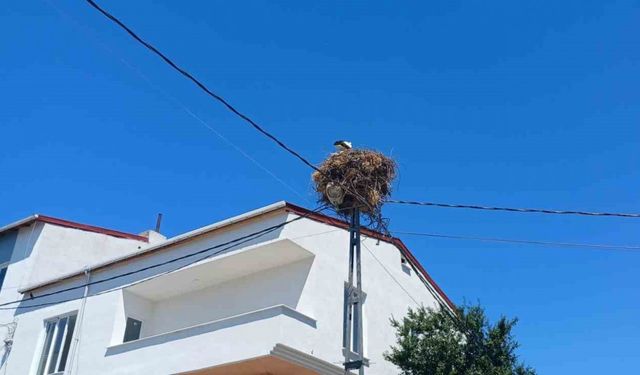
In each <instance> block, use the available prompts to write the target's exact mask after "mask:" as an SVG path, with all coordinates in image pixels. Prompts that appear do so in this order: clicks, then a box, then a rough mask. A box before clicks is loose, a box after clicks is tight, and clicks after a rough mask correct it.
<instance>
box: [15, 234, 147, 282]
mask: <svg viewBox="0 0 640 375" xmlns="http://www.w3.org/2000/svg"><path fill="white" fill-rule="evenodd" d="M41 225H42V224H41ZM147 246H148V245H147V243H146V242H142V241H136V240H132V239H125V238H118V237H113V236H108V235H105V234H100V233H94V232H88V231H82V230H77V229H73V228H66V227H61V226H57V225H52V224H44V226H43V228H42V230H41V232H40V234H39V236H38V238H37V241H36V242H35V244H34V247H33V252H34V254H33V259H34V262H33V266H32V269H31V272H30V274H29V277H28V279H27V280H26V285H35V284H38V283H41V282H44V281H47V280H50V279H53V278H56V277H60V276H64V275H67V274H69V273H72V272H76V271H78V270H82V269H84V268H86V267H90V266H92V265H96V264H99V263H102V262H105V261H108V260H110V259H115V258H118V257H122V256H125V255H128V254H131V253H134V252H137V251H140V250H141V249H143V248H144V247H147ZM26 285H25V286H26Z"/></svg>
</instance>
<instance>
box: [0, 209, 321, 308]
mask: <svg viewBox="0 0 640 375" xmlns="http://www.w3.org/2000/svg"><path fill="white" fill-rule="evenodd" d="M325 209H326V207H325V206H321V207H319V208H316V209H315V210H312V211H309V212H308V213H306V214H304V215H301V216H298V217H296V218H294V219H291V220H288V221H285V222H283V223H280V224H277V225H273V226H271V227H268V228H265V229H262V230H259V231H256V232H253V233H250V234H247V235H244V236H241V237H237V238H234V239H232V240H229V241H226V242H224V243H221V244H218V245H215V246H210V247H207V248H204V249H201V250H198V251H196V252H193V253H189V254H186V255H183V256H180V257H177V258H172V259H169V260H166V261H164V262H160V263H154V264H151V265H149V266H146V267H142V268H138V269H135V270H132V271H129V272H124V273H121V274H117V275H114V276H111V277H107V278H104V279H99V280H94V281H91V282H89V283H84V284H81V285H76V286H73V287H68V288H64V289H60V290H56V291H54V292H49V293H44V294H40V295H37V296H33V297H29V298H24V299H21V300H14V301H9V302H5V303H2V304H0V310H14V309H19V308H20V309H25V308H34V307H41V306H48V305H53V304H58V303H62V302H68V301H74V300H77V299H80V298H83V297H82V296H81V297H73V298H69V299H66V300H59V301H51V302H45V303H41V304H33V305H28V306H16V307H9V308H7V307H5V306H8V305H12V304H16V303H24V302H29V301H33V300H37V299H41V298H45V297H50V296H53V295H57V294H61V293H66V292H69V291H72V290H77V289H81V288H85V287H88V286H92V285H96V284H101V283H105V282H107V281H111V280H115V279H119V278H122V277H125V276H130V275H134V274H137V273H139V272H143V271H147V270H150V269H154V268H158V267H161V266H164V265H167V264H171V263H175V262H178V261H180V260H184V259H188V258H191V257H194V256H197V255H201V254H203V253H206V252H208V251H211V250H214V249H220V248H221V247H222V249H220V250H218V251H216V252H213V253H211V254H207V255H206V256H205V257H202V258H197V259H196V260H195V261H192V262H190V263H187V264H185V265H182V266H180V267H178V268H176V269H172V270H168V271H166V272H164V273H160V274H157V275H153V276H151V277H149V278H146V279H143V280H139V281H137V282H135V283H133V284H127V285H126V286H122V287H118V288H115V289H112V290H109V291H114V290H118V289H122V288H125V287H129V286H131V285H135V284H137V283H140V282H144V281H149V280H152V279H154V278H157V277H160V276H162V275H165V274H167V273H170V272H174V271H177V270H180V269H183V268H185V267H187V266H189V265H191V264H194V263H197V262H200V261H202V260H204V259H207V258H210V257H212V256H215V255H217V254H220V253H222V252H224V251H226V250H229V249H231V248H233V247H236V246H238V245H241V244H244V243H247V242H249V241H252V240H255V239H257V238H260V237H262V236H264V235H266V234H268V233H271V232H273V231H275V230H277V229H280V228H282V227H284V226H286V225H289V224H291V223H293V222H295V221H298V220H301V219H304V218H306V217H308V216H310V215H313V214H315V213H318V212H321V211H323V210H325ZM227 245H228V246H227ZM105 292H106V291H105ZM95 295H99V294H95Z"/></svg>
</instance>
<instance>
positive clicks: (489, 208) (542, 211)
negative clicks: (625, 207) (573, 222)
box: [385, 199, 640, 218]
mask: <svg viewBox="0 0 640 375" xmlns="http://www.w3.org/2000/svg"><path fill="white" fill-rule="evenodd" d="M385 202H386V203H393V204H406V205H414V206H430V207H444V208H466V209H471V210H487V211H508V212H524V213H539V214H554V215H582V216H611V217H626V218H640V214H636V213H619V212H587V211H565V210H550V209H541V208H513V207H492V206H480V205H467V204H454V203H436V202H421V201H408V200H399V199H389V200H386V201H385Z"/></svg>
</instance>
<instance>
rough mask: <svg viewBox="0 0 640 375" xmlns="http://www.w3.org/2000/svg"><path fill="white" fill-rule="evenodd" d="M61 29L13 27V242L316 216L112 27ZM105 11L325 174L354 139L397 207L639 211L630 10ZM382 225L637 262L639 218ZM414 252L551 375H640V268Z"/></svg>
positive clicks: (203, 105)
mask: <svg viewBox="0 0 640 375" xmlns="http://www.w3.org/2000/svg"><path fill="white" fill-rule="evenodd" d="M55 6H56V7H58V8H59V9H60V10H61V11H62V12H64V13H65V14H68V15H69V16H70V17H72V18H73V19H74V20H76V21H77V23H79V24H80V26H79V25H77V24H76V23H74V22H69V20H68V19H66V18H65V17H63V16H61V15H60V14H59V13H58V12H57V11H56V10H55V9H53V8H52V7H51V6H49V5H48V4H47V2H45V1H36V2H17V1H16V2H9V3H7V4H5V7H3V12H1V13H0V18H1V19H0V21H2V22H0V28H2V31H3V32H4V34H5V35H11V36H12V37H11V38H6V40H4V42H3V43H2V44H0V51H2V52H3V53H2V57H3V59H2V61H1V62H0V67H1V69H0V82H1V83H2V87H3V90H2V94H0V95H3V96H2V100H3V110H2V121H1V124H2V137H1V139H2V141H3V142H2V147H0V171H2V172H3V173H2V176H3V178H2V179H0V202H2V203H1V205H0V208H1V209H0V222H2V223H8V222H12V221H14V220H16V219H19V218H22V217H25V216H28V215H30V214H33V213H34V212H39V213H43V214H48V215H52V216H59V217H63V218H67V219H71V220H76V221H80V222H86V223H89V224H94V225H102V226H106V227H112V228H115V229H120V230H124V231H129V232H133V233H138V232H141V231H143V230H146V229H148V228H151V227H153V225H154V223H155V218H156V215H157V213H158V212H162V213H163V214H164V222H163V228H164V231H165V232H166V234H167V235H175V234H179V233H182V232H185V231H187V230H190V229H194V228H197V227H200V226H203V225H206V224H209V223H211V222H214V221H217V220H219V219H223V218H226V217H229V216H232V215H235V214H239V213H242V212H245V211H247V210H250V209H254V208H256V207H260V206H264V205H266V204H269V203H272V202H274V201H278V200H281V199H287V200H291V201H292V202H294V203H296V202H300V199H301V198H300V197H299V196H298V195H297V194H296V193H294V191H297V192H299V193H301V194H303V195H305V196H310V197H312V196H314V193H313V190H312V189H311V181H310V176H309V174H310V173H309V172H310V168H308V167H305V166H304V165H302V164H301V163H300V162H299V160H296V159H295V158H294V157H287V156H286V154H285V153H282V152H278V151H277V150H276V149H275V148H274V147H273V144H272V143H270V142H265V139H264V136H263V135H261V134H259V133H258V132H256V131H255V129H254V128H251V127H247V126H245V124H244V123H243V122H242V120H241V119H238V118H237V116H235V115H233V114H231V113H230V112H228V111H227V110H226V109H224V108H222V107H221V106H214V105H211V100H210V98H209V97H207V96H205V95H202V93H201V92H199V91H198V90H193V85H192V84H191V83H190V82H188V81H187V80H185V79H184V77H182V76H180V75H177V74H168V71H167V66H166V64H165V63H164V62H162V61H160V60H159V59H158V58H157V57H155V56H152V55H151V54H149V53H148V51H146V50H145V49H142V48H140V45H139V44H137V43H132V42H131V38H130V37H129V36H128V35H126V34H125V33H123V32H119V31H118V30H116V29H115V28H114V27H110V26H108V24H107V23H105V18H104V16H102V15H101V14H99V13H98V12H96V11H95V10H94V9H93V8H91V7H88V6H84V4H83V3H78V2H76V1H70V0H61V1H56V2H55ZM105 6H108V9H109V11H110V12H112V13H113V14H116V15H118V17H119V18H120V19H122V20H124V21H126V22H128V23H131V25H134V26H135V31H136V33H139V35H144V36H145V37H146V38H148V41H149V43H151V44H153V45H157V46H161V47H162V51H163V53H166V54H167V56H172V57H175V58H176V59H179V61H180V64H181V65H184V66H185V67H188V68H189V71H190V72H192V73H193V74H194V75H197V77H198V79H200V80H202V82H207V84H208V85H211V87H212V88H215V90H216V92H220V93H224V96H225V98H229V99H231V100H232V101H233V104H234V105H235V106H237V107H238V108H242V109H243V110H245V111H247V113H250V114H251V118H255V119H259V120H260V122H259V123H260V125H262V126H264V128H265V129H269V131H271V132H273V134H277V135H278V136H279V137H282V139H286V141H287V144H291V145H295V150H296V151H298V152H300V154H301V155H304V156H305V158H306V159H307V160H308V161H309V162H310V163H311V164H313V165H316V164H317V163H318V162H319V161H321V160H323V159H324V158H325V157H326V155H327V154H328V153H330V152H333V146H332V144H333V142H334V141H335V140H336V139H346V140H349V141H351V142H353V144H354V146H355V147H365V148H372V149H376V150H380V151H382V152H384V153H386V154H387V155H391V156H393V157H394V158H395V159H396V160H397V162H398V165H399V168H400V174H399V178H398V180H397V182H396V186H394V188H395V190H394V195H393V196H392V198H393V199H401V198H402V199H404V198H407V199H408V200H417V201H420V202H434V203H437V202H443V203H446V204H451V202H469V203H470V204H469V205H474V204H476V203H488V204H491V205H487V207H491V206H493V205H495V206H496V207H505V208H518V207H542V208H552V209H556V208H559V209H562V210H566V211H588V212H605V213H606V212H608V213H637V212H640V201H639V199H638V186H640V171H639V170H638V168H637V165H639V162H640V159H639V158H640V156H639V154H638V152H637V149H638V144H637V140H638V139H640V128H639V127H638V126H637V124H638V122H640V112H639V111H638V107H637V97H638V96H639V95H640V92H639V91H638V90H639V88H640V75H638V74H637V66H638V63H639V62H640V50H639V49H638V48H637V46H638V44H639V43H640V34H638V33H637V32H635V31H636V29H637V26H636V25H637V19H638V17H639V16H640V10H639V9H638V6H637V2H635V1H630V0H627V1H606V2H583V1H573V0H569V1H563V2H534V3H527V4H525V3H521V2H509V1H496V2H490V3H487V2H484V3H474V2H455V1H454V2H451V1H447V2H444V1H442V2H425V3H419V4H397V3H383V2H375V1H374V2H368V3H361V2H351V3H341V2H330V1H329V2H321V3H305V2H295V1H282V2H277V3H273V2H267V1H254V2H251V3H250V5H247V4H246V3H244V4H243V3H238V4H236V3H233V2H232V3H216V2H214V3H212V2H190V3H189V4H188V5H185V4H182V3H177V2H170V1H151V0H141V1H136V2H109V3H108V5H107V4H106V3H105ZM101 45H104V46H107V47H108V48H109V49H110V50H112V51H113V52H112V53H111V52H109V51H106V50H105V48H102V47H101ZM120 58H123V59H125V60H126V61H129V62H132V63H133V64H135V66H136V68H138V69H139V70H140V71H142V72H144V74H145V76H147V77H149V79H150V80H151V81H152V82H153V83H154V85H157V87H159V88H160V89H161V90H162V91H164V92H168V93H170V94H171V96H172V97H175V98H176V100H178V101H179V102H181V103H185V104H186V105H188V108H189V110H190V111H191V112H192V113H193V114H194V115H195V116H197V117H198V118H200V119H202V120H203V121H204V122H206V123H207V124H210V126H211V127H214V128H215V129H216V130H217V131H218V132H219V133H220V134H221V135H222V136H223V137H225V138H226V139H228V140H229V141H230V142H232V144H235V145H238V146H240V147H241V148H242V150H244V151H245V152H246V153H247V154H248V155H250V156H251V158H253V159H254V160H256V161H258V162H259V163H260V165H263V166H264V167H265V168H267V169H268V170H270V171H273V172H274V173H275V174H276V175H277V176H278V177H279V178H280V179H281V180H282V183H281V182H279V181H277V180H276V179H274V178H273V177H272V176H270V175H268V174H267V173H264V171H263V170H261V169H260V168H256V165H255V164H254V163H253V162H252V161H251V160H249V159H247V158H245V157H243V156H242V155H240V154H239V153H238V152H237V151H236V150H235V149H234V148H233V147H232V146H231V144H229V143H227V142H225V141H224V140H223V139H222V138H217V137H212V136H211V134H210V131H209V130H208V129H207V128H205V127H203V126H195V125H194V124H196V122H194V119H195V117H193V116H191V115H190V114H189V113H187V112H185V111H184V110H183V109H182V108H179V107H177V106H176V105H175V104H173V103H171V102H168V101H167V100H166V98H165V97H164V96H163V95H162V94H160V93H159V92H158V90H155V89H153V88H152V87H149V85H147V84H145V83H144V82H142V81H141V80H140V77H139V75H138V74H136V72H134V71H132V70H131V69H129V68H127V67H126V66H123V64H122V62H121V61H120ZM283 183H284V184H286V185H288V186H290V187H292V188H293V189H287V188H284V187H283V186H284V184H283ZM384 216H385V217H388V218H390V219H391V222H390V228H389V229H390V231H391V232H393V231H395V230H401V231H403V232H415V233H429V234H448V233H454V234H456V235H457V234H460V235H469V236H472V237H482V238H499V239H523V240H536V241H541V242H556V243H578V244H611V245H613V244H627V245H628V246H638V245H640V243H639V242H640V238H638V223H637V220H633V219H629V218H622V217H621V218H618V217H608V218H594V217H586V216H580V215H564V214H563V215H551V214H549V215H546V214H541V215H536V214H528V215H525V214H520V215H517V214H515V213H512V212H504V211H496V210H492V211H487V210H474V209H448V210H445V209H440V210H435V209H434V210H429V209H419V208H417V207H416V208H410V207H407V206H405V205H399V204H398V205H396V204H388V205H386V207H385V210H384ZM401 237H402V238H403V241H405V242H406V243H407V245H408V246H409V247H410V248H411V249H412V251H413V252H414V253H415V254H416V255H417V257H418V258H419V259H420V261H421V262H422V263H423V264H424V266H425V267H426V268H427V270H428V271H429V273H430V274H431V275H432V276H433V277H434V278H435V279H436V281H437V282H438V283H439V284H440V286H441V287H442V288H443V289H444V290H445V291H446V292H447V294H448V295H449V296H450V297H452V299H453V300H454V301H456V302H461V301H463V300H464V299H466V300H468V301H477V300H479V301H480V302H481V303H482V304H483V305H484V306H485V307H486V308H487V311H488V313H489V315H490V317H491V318H494V319H495V318H497V317H499V316H500V315H506V316H517V317H519V319H520V322H519V325H518V326H517V327H516V331H515V334H516V335H517V337H518V339H519V341H520V342H521V343H522V347H521V348H519V350H518V354H519V355H521V356H522V357H523V359H524V360H526V362H527V363H529V364H531V365H533V366H535V367H536V368H537V369H538V371H539V372H540V373H544V374H552V375H553V374H568V373H580V374H600V373H603V372H605V371H606V372H614V373H630V372H633V371H629V370H630V369H635V358H636V356H637V353H636V350H635V348H637V347H638V345H640V342H639V340H640V339H639V338H640V327H639V326H638V323H637V316H636V315H637V314H636V312H637V311H638V309H640V302H638V298H637V269H638V268H639V267H640V259H639V258H640V257H639V256H638V254H637V252H636V251H601V250H599V249H595V248H594V249H592V250H589V249H585V248H575V249H573V248H562V251H558V250H559V249H560V248H559V247H554V245H549V246H546V245H545V246H539V245H535V244H524V243H506V242H505V243H499V242H485V241H476V240H473V241H471V240H469V241H462V240H453V239H450V238H434V237H426V236H409V235H401ZM558 246H559V245H558ZM370 247H371V251H372V252H374V253H375V247H373V246H370ZM34 302H35V301H34ZM611 322H615V324H613V325H612V324H611ZM604 342H606V343H610V345H602V343H604Z"/></svg>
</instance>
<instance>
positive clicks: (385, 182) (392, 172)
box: [312, 149, 396, 226]
mask: <svg viewBox="0 0 640 375" xmlns="http://www.w3.org/2000/svg"><path fill="white" fill-rule="evenodd" d="M318 169H319V171H316V172H314V173H313V175H312V178H313V181H314V182H315V189H316V191H317V192H318V194H319V201H320V202H322V203H327V204H330V205H332V206H334V207H335V208H336V211H337V212H338V214H340V215H342V216H345V217H347V216H349V214H350V213H351V209H352V208H354V207H358V208H360V212H361V213H362V214H363V215H364V216H365V217H366V218H368V219H369V221H370V222H371V223H372V224H375V225H376V226H382V225H384V224H383V223H382V216H381V208H382V204H383V203H384V201H385V200H386V199H387V198H388V197H389V196H390V195H391V185H392V182H393V179H394V178H395V177H396V163H395V161H393V159H391V158H388V157H386V156H385V155H383V154H382V153H380V152H377V151H371V150H354V149H349V150H344V151H340V152H336V153H333V154H331V155H329V157H328V158H327V159H326V160H325V161H324V162H323V163H322V165H320V167H319V168H318ZM336 197H338V198H340V197H341V198H342V199H341V202H340V203H337V201H340V199H336Z"/></svg>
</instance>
